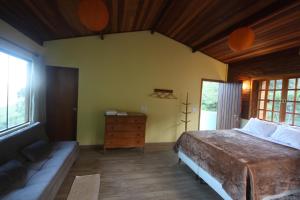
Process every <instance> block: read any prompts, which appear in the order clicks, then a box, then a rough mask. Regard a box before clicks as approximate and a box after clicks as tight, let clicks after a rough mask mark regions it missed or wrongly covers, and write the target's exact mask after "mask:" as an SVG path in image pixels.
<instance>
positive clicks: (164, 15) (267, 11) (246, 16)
mask: <svg viewBox="0 0 300 200" xmlns="http://www.w3.org/2000/svg"><path fill="white" fill-rule="evenodd" d="M78 1H79V0H0V18H1V19H3V20H4V21H6V22H7V23H9V24H11V25H12V26H14V27H15V28H16V29H18V30H20V31H21V32H23V33H24V34H26V35H27V36H29V37H30V38H32V39H33V40H35V41H36V42H38V43H40V44H42V42H44V41H48V40H54V39H61V38H71V37H79V36H87V35H95V34H99V33H94V32H91V31H89V30H87V29H86V28H85V27H84V26H83V25H82V24H81V23H80V21H79V18H78V15H77V13H78V12H77V6H78ZM106 3H107V6H108V9H109V12H110V22H109V25H108V27H107V28H106V29H105V30H104V31H103V34H104V35H105V34H110V33H121V32H131V31H143V30H150V31H152V32H159V33H161V34H163V35H165V36H168V37H170V38H173V39H174V40H176V41H178V42H181V43H183V44H184V45H186V46H189V47H190V48H191V49H192V50H193V51H201V52H203V53H205V54H207V55H209V56H211V57H213V58H216V59H218V60H220V61H222V62H224V63H233V62H236V61H241V60H245V59H249V58H253V57H256V56H261V55H265V54H268V53H272V52H277V51H281V50H284V49H289V48H293V47H299V46H300V1H299V0H230V1H227V0H106ZM241 26H250V27H252V28H253V30H254V32H255V34H256V40H255V43H254V45H253V47H252V48H250V49H248V50H244V51H240V52H233V51H232V50H230V49H229V47H228V45H227V39H228V35H229V34H230V32H232V31H233V30H235V29H236V28H238V27H241Z"/></svg>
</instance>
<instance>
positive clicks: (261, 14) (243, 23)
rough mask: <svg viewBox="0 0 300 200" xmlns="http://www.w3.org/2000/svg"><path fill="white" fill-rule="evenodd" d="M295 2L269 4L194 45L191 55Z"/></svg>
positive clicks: (280, 0)
mask: <svg viewBox="0 0 300 200" xmlns="http://www.w3.org/2000/svg"><path fill="white" fill-rule="evenodd" d="M295 2H296V1H295V0H278V1H275V2H274V3H272V4H270V5H269V6H267V7H265V8H263V9H261V10H260V11H258V12H256V13H255V14H253V15H251V16H249V17H248V18H246V19H244V20H242V21H240V22H239V23H236V24H234V25H232V26H230V27H229V28H227V29H225V30H224V31H222V32H220V33H217V34H216V35H214V36H212V37H210V38H208V39H207V40H205V41H203V42H201V43H199V44H197V45H195V46H194V47H192V51H193V53H194V52H196V51H199V50H200V49H201V48H203V47H205V46H207V45H209V44H211V43H213V42H215V41H218V40H220V39H223V38H225V37H227V36H228V35H229V34H230V33H231V32H233V31H234V30H235V29H237V28H239V27H243V26H250V25H252V24H254V23H255V22H257V21H259V20H261V19H263V18H265V17H268V16H270V15H272V14H273V13H276V12H277V11H279V10H281V9H283V8H284V7H286V6H289V5H291V4H293V3H295Z"/></svg>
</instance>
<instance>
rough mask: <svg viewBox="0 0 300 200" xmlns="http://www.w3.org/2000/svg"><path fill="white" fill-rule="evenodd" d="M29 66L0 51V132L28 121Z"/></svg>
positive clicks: (19, 59) (29, 64) (28, 63)
mask: <svg viewBox="0 0 300 200" xmlns="http://www.w3.org/2000/svg"><path fill="white" fill-rule="evenodd" d="M30 66H31V62H29V61H27V60H24V59H21V58H18V57H15V56H12V55H9V54H6V53H4V52H1V51H0V134H1V133H2V134H3V132H5V131H7V130H9V129H12V128H15V127H18V126H20V125H23V124H25V123H27V122H29V106H30V99H29V97H30V89H29V78H30Z"/></svg>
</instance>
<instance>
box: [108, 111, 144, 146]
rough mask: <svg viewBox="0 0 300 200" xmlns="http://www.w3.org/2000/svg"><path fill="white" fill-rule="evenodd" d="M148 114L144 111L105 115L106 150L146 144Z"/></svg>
mask: <svg viewBox="0 0 300 200" xmlns="http://www.w3.org/2000/svg"><path fill="white" fill-rule="evenodd" d="M146 119H147V116H146V115H145V114H143V113H128V114H127V115H105V135H104V150H105V149H110V148H131V147H140V148H144V146H145V128H146Z"/></svg>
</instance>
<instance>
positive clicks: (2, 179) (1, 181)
mask: <svg viewBox="0 0 300 200" xmlns="http://www.w3.org/2000/svg"><path fill="white" fill-rule="evenodd" d="M10 188H11V183H10V179H9V176H8V174H6V173H2V172H0V195H1V194H5V193H6V192H8V191H9V190H10Z"/></svg>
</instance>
